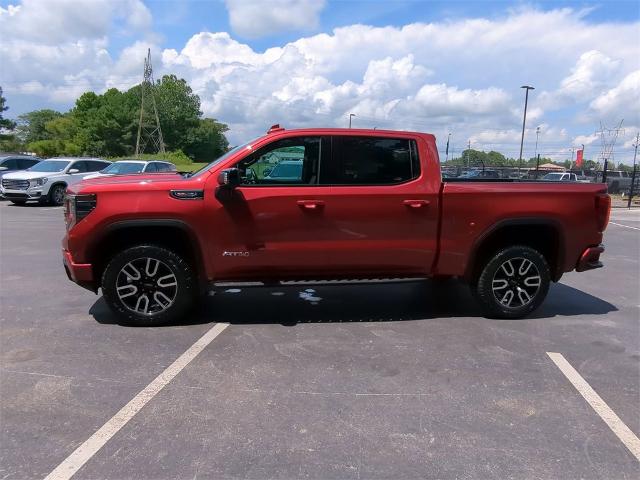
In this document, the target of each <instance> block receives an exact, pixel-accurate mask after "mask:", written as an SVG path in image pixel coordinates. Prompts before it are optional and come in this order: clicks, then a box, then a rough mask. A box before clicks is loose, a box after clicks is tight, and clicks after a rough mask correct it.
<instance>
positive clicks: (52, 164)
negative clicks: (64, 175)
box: [27, 160, 71, 172]
mask: <svg viewBox="0 0 640 480" xmlns="http://www.w3.org/2000/svg"><path fill="white" fill-rule="evenodd" d="M69 163H71V162H68V161H65V160H45V161H44V162H40V163H38V164H36V165H34V166H33V167H31V168H28V169H27V170H28V171H30V172H61V171H62V170H64V169H65V168H67V165H69Z"/></svg>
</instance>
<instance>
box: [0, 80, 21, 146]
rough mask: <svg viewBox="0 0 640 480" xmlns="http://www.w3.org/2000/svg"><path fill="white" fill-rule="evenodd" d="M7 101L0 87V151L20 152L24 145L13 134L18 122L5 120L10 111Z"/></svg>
mask: <svg viewBox="0 0 640 480" xmlns="http://www.w3.org/2000/svg"><path fill="white" fill-rule="evenodd" d="M6 101H7V100H6V98H4V95H3V94H2V87H0V150H3V151H7V152H12V151H19V150H21V147H22V145H21V144H20V142H19V141H18V139H17V138H16V136H15V134H14V133H13V130H14V129H15V128H16V122H14V121H13V120H11V119H9V118H4V112H6V111H7V110H9V107H8V106H7V105H6Z"/></svg>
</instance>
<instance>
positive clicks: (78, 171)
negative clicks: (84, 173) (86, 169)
mask: <svg viewBox="0 0 640 480" xmlns="http://www.w3.org/2000/svg"><path fill="white" fill-rule="evenodd" d="M67 173H68V174H69V175H73V174H74V173H80V170H78V169H77V168H72V169H70V170H69V171H68V172H67Z"/></svg>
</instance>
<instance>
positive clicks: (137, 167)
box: [100, 162, 144, 175]
mask: <svg viewBox="0 0 640 480" xmlns="http://www.w3.org/2000/svg"><path fill="white" fill-rule="evenodd" d="M143 168H144V163H133V162H116V163H113V164H111V165H109V166H108V167H107V168H104V169H102V170H100V173H107V174H110V175H122V174H126V173H140V172H141V171H142V169H143Z"/></svg>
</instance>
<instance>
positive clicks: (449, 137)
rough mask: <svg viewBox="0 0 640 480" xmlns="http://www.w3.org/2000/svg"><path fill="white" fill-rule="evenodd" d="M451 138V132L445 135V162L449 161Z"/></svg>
mask: <svg viewBox="0 0 640 480" xmlns="http://www.w3.org/2000/svg"><path fill="white" fill-rule="evenodd" d="M450 140H451V133H449V135H448V136H447V149H446V150H447V152H446V159H445V162H448V161H449V141H450Z"/></svg>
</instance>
